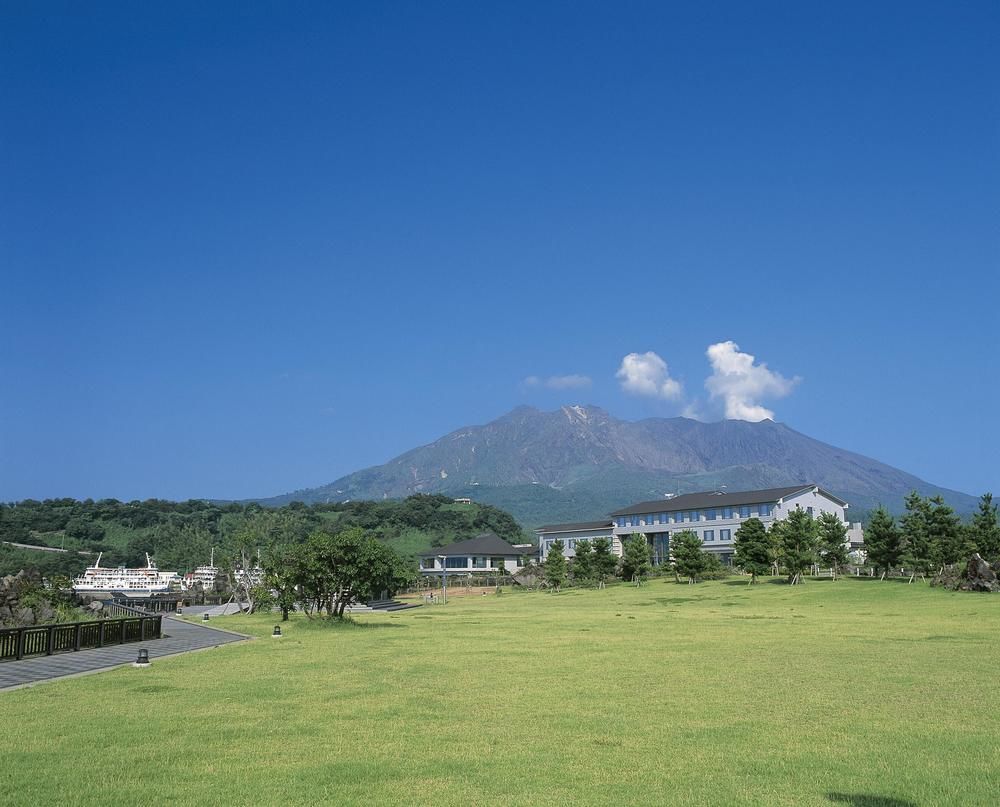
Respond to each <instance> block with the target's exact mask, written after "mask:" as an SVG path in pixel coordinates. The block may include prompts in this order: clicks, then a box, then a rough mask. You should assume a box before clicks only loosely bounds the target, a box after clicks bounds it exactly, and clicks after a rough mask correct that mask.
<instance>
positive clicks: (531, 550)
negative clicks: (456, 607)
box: [418, 532, 538, 576]
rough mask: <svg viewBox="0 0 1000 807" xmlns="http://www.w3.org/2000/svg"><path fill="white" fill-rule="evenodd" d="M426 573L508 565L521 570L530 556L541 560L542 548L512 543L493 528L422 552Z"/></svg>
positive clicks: (422, 569) (487, 569)
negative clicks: (463, 539) (493, 530)
mask: <svg viewBox="0 0 1000 807" xmlns="http://www.w3.org/2000/svg"><path fill="white" fill-rule="evenodd" d="M418 558H419V560H420V573H421V574H422V575H435V574H436V575H440V574H441V573H442V571H443V572H444V573H445V574H446V575H449V576H450V575H473V574H489V573H490V572H492V571H494V570H496V569H501V568H503V569H505V570H506V571H507V572H509V573H510V574H517V572H518V570H519V569H522V568H524V565H525V563H526V562H528V561H529V560H537V558H538V550H537V549H536V548H535V547H534V546H532V545H531V544H509V543H507V542H506V541H505V540H503V538H500V537H499V536H497V535H495V534H494V533H492V532H484V533H483V534H482V535H477V536H476V537H475V538H470V539H469V540H468V541H459V542H458V543H454V544H450V545H449V546H442V547H438V548H436V549H432V550H430V551H429V552H424V553H422V554H420V555H418Z"/></svg>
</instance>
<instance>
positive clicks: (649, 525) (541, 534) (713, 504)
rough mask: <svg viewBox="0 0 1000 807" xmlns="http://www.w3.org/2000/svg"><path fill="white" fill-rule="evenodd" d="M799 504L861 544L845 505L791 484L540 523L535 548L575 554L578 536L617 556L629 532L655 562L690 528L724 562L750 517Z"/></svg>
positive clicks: (781, 514) (767, 520)
mask: <svg viewBox="0 0 1000 807" xmlns="http://www.w3.org/2000/svg"><path fill="white" fill-rule="evenodd" d="M796 508H801V509H803V510H805V511H806V512H807V513H809V514H810V515H811V516H813V518H819V517H820V515H822V514H823V513H833V514H834V515H835V516H836V517H837V518H838V519H840V520H841V521H842V522H843V523H844V526H845V527H848V529H849V541H850V543H851V544H852V545H856V544H860V542H861V536H860V525H851V524H850V523H849V522H848V521H847V513H846V511H847V508H848V504H847V502H845V501H844V500H843V499H838V498H837V497H836V496H834V495H833V494H832V493H828V492H827V491H825V490H823V489H822V488H820V487H819V486H817V485H794V486H792V487H787V488H769V489H767V490H747V491H742V492H737V493H726V492H723V491H717V490H716V491H706V492H704V493H685V494H684V495H681V496H673V497H670V498H664V499H655V500H653V501H650V502H639V503H638V504H633V505H632V506H631V507H625V508H623V509H621V510H616V511H615V512H613V513H611V514H610V515H611V520H610V521H607V522H590V523H587V524H552V525H549V526H546V527H540V528H539V529H538V530H536V532H538V546H539V552H540V556H541V559H543V560H544V558H545V556H546V554H547V553H548V550H549V549H550V548H551V547H552V543H553V542H554V541H556V540H561V541H562V542H563V546H564V547H565V549H564V551H565V554H566V556H567V557H572V556H573V555H574V554H575V551H574V548H575V544H576V542H577V541H578V540H583V539H586V540H591V541H592V540H593V539H594V538H598V537H600V538H607V539H609V540H610V541H611V542H612V547H613V551H614V552H615V554H621V546H622V541H624V540H626V539H627V538H629V537H630V536H631V535H634V534H640V535H644V536H645V537H646V540H647V541H648V542H649V544H650V546H652V548H653V559H654V562H655V563H657V564H659V563H662V562H664V561H666V560H667V559H668V558H669V556H670V536H671V535H672V534H675V533H678V532H683V531H685V530H690V531H691V532H694V533H695V534H696V535H697V536H698V537H699V538H701V541H702V544H703V545H704V547H705V550H706V551H708V552H715V553H717V554H718V555H719V556H720V559H721V560H722V562H723V563H730V562H731V561H732V557H733V537H734V535H735V534H736V530H738V529H739V528H740V525H741V524H742V523H743V522H744V521H746V520H747V519H748V518H759V519H760V520H761V521H763V522H764V526H769V525H770V524H771V523H772V522H774V521H777V520H779V519H783V518H786V517H787V516H788V514H789V512H790V511H792V510H795V509H796Z"/></svg>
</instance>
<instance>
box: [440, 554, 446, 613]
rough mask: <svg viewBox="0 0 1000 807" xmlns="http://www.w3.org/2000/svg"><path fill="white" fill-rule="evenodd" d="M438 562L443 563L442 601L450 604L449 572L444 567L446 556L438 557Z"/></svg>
mask: <svg viewBox="0 0 1000 807" xmlns="http://www.w3.org/2000/svg"><path fill="white" fill-rule="evenodd" d="M438 560H440V561H441V595H442V596H441V599H442V600H444V604H445V605H447V604H448V572H447V570H446V569H445V567H444V560H445V556H444V555H438Z"/></svg>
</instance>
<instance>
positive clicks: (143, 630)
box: [0, 614, 163, 661]
mask: <svg viewBox="0 0 1000 807" xmlns="http://www.w3.org/2000/svg"><path fill="white" fill-rule="evenodd" d="M162 619H163V618H162V617H161V616H160V615H159V614H157V615H155V616H135V617H127V618H125V619H101V620H99V621H96V622H64V623H61V624H59V625H38V626H35V627H30V628H4V629H2V630H0V661H16V660H18V659H22V658H27V657H29V656H51V655H52V654H53V653H65V652H69V651H73V650H84V649H87V648H90V647H104V646H106V645H113V644H125V643H126V642H145V641H146V640H148V639H159V638H160V631H161V623H162Z"/></svg>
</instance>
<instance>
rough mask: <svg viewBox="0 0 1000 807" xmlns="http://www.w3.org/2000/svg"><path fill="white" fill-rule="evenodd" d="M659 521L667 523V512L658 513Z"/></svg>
mask: <svg viewBox="0 0 1000 807" xmlns="http://www.w3.org/2000/svg"><path fill="white" fill-rule="evenodd" d="M660 523H661V524H666V523H667V514H666V513H660Z"/></svg>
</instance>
